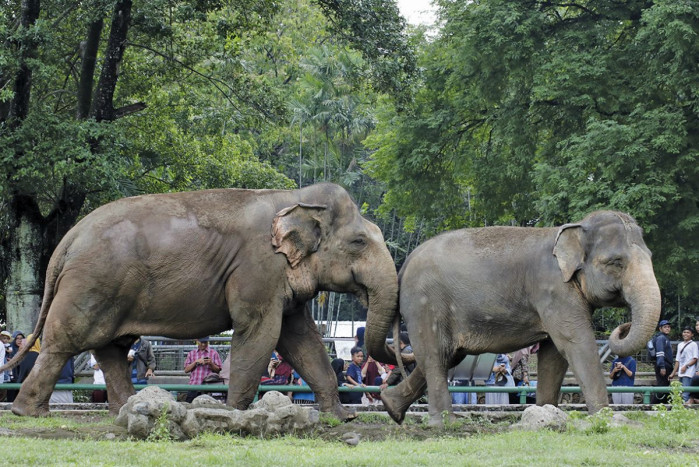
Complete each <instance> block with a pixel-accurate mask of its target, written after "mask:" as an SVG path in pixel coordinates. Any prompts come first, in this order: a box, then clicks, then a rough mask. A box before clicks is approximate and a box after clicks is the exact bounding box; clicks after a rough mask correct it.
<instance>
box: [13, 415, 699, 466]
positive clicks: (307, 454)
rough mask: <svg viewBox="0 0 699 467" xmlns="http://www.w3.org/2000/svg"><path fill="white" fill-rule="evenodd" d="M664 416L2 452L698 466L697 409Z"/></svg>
mask: <svg viewBox="0 0 699 467" xmlns="http://www.w3.org/2000/svg"><path fill="white" fill-rule="evenodd" d="M678 413H679V412H678ZM658 415H660V414H658ZM658 415H649V414H645V413H630V414H629V415H628V417H629V418H632V419H633V420H634V421H637V422H639V425H640V426H638V427H635V426H622V427H606V428H605V429H604V430H595V429H593V430H590V429H582V428H580V429H578V428H573V427H572V426H571V428H569V429H568V430H567V431H566V432H564V433H558V432H552V431H546V430H544V431H539V432H523V431H509V430H508V431H503V432H501V433H497V434H485V433H482V434H476V435H472V436H466V437H457V436H455V433H454V431H455V430H454V429H448V430H444V431H440V430H433V432H434V436H431V437H429V438H428V439H426V440H415V439H411V438H409V437H403V436H401V435H398V436H396V437H393V438H391V439H388V440H386V441H361V442H360V443H359V445H358V446H356V447H351V446H348V445H346V444H344V443H343V442H341V441H339V440H338V441H323V440H321V439H318V438H315V437H310V436H309V437H293V436H285V437H279V438H275V439H267V440H264V439H257V438H239V437H234V436H226V435H213V434H206V435H202V436H200V437H198V438H196V439H194V440H190V441H186V442H172V441H163V440H161V441H77V440H43V439H27V438H20V437H17V438H15V437H6V436H3V437H2V440H1V441H0V446H2V448H1V449H0V450H1V451H2V452H4V453H12V454H11V457H12V463H13V464H15V465H49V464H50V465H76V464H80V465H114V466H127V465H139V466H142V465H155V466H158V465H168V466H169V465H190V466H191V465H230V464H238V463H240V464H241V465H265V466H267V465H280V464H287V463H291V464H292V465H294V467H297V466H307V465H309V466H311V465H333V466H334V465H352V466H362V465H366V466H382V465H396V464H403V465H411V466H412V465H440V466H450V465H459V466H463V465H527V464H545V465H546V464H549V465H557V466H558V465H600V464H605V465H634V466H637V465H653V466H655V465H671V466H672V465H677V466H688V465H697V461H698V459H699V412H697V411H694V410H689V411H688V412H687V413H683V414H682V416H683V417H686V416H690V417H691V418H692V423H690V424H689V426H687V425H684V424H683V427H679V425H675V424H674V423H673V421H672V419H667V418H666V419H664V420H662V419H661V418H660V417H659V416H658ZM661 422H662V425H661ZM72 423H75V422H74V421H72V420H70V419H65V418H61V417H51V418H47V419H29V418H20V417H15V416H14V415H11V414H3V415H2V416H0V426H2V427H5V428H9V429H13V428H31V427H36V428H52V427H55V428H58V427H60V428H63V427H68V428H70V427H71V426H73V425H71V424H72ZM80 423H81V424H83V425H84V424H85V423H87V422H80ZM102 423H104V422H102ZM675 428H677V429H675Z"/></svg>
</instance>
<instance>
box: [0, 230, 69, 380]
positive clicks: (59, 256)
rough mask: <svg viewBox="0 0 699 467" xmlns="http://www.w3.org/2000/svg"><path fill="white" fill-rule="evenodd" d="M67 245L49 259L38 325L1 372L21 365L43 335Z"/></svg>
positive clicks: (58, 248) (1, 367)
mask: <svg viewBox="0 0 699 467" xmlns="http://www.w3.org/2000/svg"><path fill="white" fill-rule="evenodd" d="M66 245H67V243H66V242H61V243H60V244H59V245H58V247H57V248H56V251H55V252H54V254H53V256H52V257H51V261H49V267H48V270H47V273H46V282H45V284H44V297H43V300H42V302H41V311H40V313H39V319H38V320H37V321H36V326H34V331H32V334H31V335H30V336H28V339H27V340H26V341H25V342H24V343H23V344H22V347H20V349H19V351H18V352H17V354H16V355H15V356H14V357H12V358H11V359H10V361H8V362H7V363H6V364H5V365H2V366H0V373H2V372H3V371H6V370H11V369H13V368H15V367H16V366H17V365H19V364H20V363H21V362H22V360H24V357H25V356H26V355H27V354H28V353H29V349H31V348H32V346H33V345H34V342H36V340H37V339H38V338H39V336H40V335H41V332H42V331H43V329H44V324H45V323H46V316H47V315H48V314H49V308H51V303H53V297H54V291H55V288H56V283H57V282H58V276H59V274H60V273H61V271H62V270H63V260H64V258H65V253H66V249H67V246H66ZM61 250H62V251H61ZM54 259H55V260H57V261H59V263H60V264H54Z"/></svg>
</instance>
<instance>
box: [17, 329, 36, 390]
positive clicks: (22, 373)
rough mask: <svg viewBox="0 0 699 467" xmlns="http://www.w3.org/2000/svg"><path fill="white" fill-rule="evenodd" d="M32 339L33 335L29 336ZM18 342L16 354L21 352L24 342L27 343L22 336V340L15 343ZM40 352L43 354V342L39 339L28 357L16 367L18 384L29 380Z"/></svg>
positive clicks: (28, 353)
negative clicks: (28, 377)
mask: <svg viewBox="0 0 699 467" xmlns="http://www.w3.org/2000/svg"><path fill="white" fill-rule="evenodd" d="M31 337H32V334H29V338H30V339H31ZM17 341H19V346H18V347H16V348H15V353H16V352H17V351H19V349H20V348H21V347H22V346H23V345H24V342H25V339H24V335H22V339H19V340H17V339H16V340H15V342H17ZM27 341H28V339H27ZM39 352H41V341H40V340H39V338H38V337H37V338H36V340H35V341H34V344H33V345H32V346H31V348H30V349H29V352H27V355H26V356H25V357H24V359H23V360H22V361H21V362H20V364H19V365H18V366H17V367H16V368H17V379H16V382H18V383H23V382H24V380H25V379H27V376H29V373H30V372H31V371H32V368H34V363H35V362H36V358H37V357H38V356H39Z"/></svg>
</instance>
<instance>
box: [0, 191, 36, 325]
mask: <svg viewBox="0 0 699 467" xmlns="http://www.w3.org/2000/svg"><path fill="white" fill-rule="evenodd" d="M9 211H10V216H9V217H10V222H11V226H10V229H9V230H10V235H9V242H8V243H9V245H8V246H9V248H8V258H7V259H8V263H9V265H8V266H9V267H8V276H7V286H6V289H5V290H6V295H5V304H6V309H7V325H8V329H12V330H20V331H23V332H25V333H29V332H31V331H32V329H34V324H35V323H36V320H37V318H38V316H39V308H40V307H41V296H42V292H43V286H42V285H43V283H44V271H45V267H44V264H43V261H42V256H43V255H42V251H43V250H44V248H43V246H44V235H43V230H44V228H43V219H42V218H41V214H40V213H39V209H38V206H37V205H36V203H35V202H34V200H33V199H31V198H29V197H27V196H15V197H14V199H13V200H12V203H11V204H10V208H9Z"/></svg>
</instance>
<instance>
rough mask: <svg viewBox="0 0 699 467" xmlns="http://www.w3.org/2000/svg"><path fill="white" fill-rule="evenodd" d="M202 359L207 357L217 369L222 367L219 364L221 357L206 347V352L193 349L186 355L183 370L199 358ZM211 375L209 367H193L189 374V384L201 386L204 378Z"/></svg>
mask: <svg viewBox="0 0 699 467" xmlns="http://www.w3.org/2000/svg"><path fill="white" fill-rule="evenodd" d="M204 357H209V358H210V359H211V362H212V363H214V364H216V365H218V366H219V367H221V366H223V364H222V363H221V357H220V356H219V354H218V352H216V350H214V349H212V348H209V347H207V348H206V350H199V349H194V350H192V351H190V352H189V353H188V354H187V359H186V360H185V361H184V366H185V368H186V367H187V366H189V365H191V364H192V363H194V362H195V361H197V360H199V359H200V358H204ZM211 373H212V371H211V368H209V365H199V366H195V367H194V369H193V370H192V372H191V373H190V374H189V384H201V383H202V382H203V381H204V378H206V377H207V376H209V375H210V374H211Z"/></svg>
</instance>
